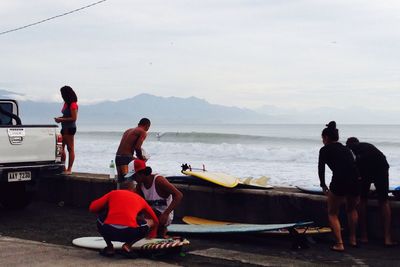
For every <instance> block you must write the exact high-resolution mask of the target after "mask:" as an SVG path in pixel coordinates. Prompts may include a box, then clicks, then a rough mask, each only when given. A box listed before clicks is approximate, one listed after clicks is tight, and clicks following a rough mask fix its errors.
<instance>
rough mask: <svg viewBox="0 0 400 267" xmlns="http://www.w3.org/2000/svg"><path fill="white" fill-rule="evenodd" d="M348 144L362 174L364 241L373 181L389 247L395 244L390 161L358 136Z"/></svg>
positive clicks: (349, 139) (361, 203)
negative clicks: (390, 192) (390, 187)
mask: <svg viewBox="0 0 400 267" xmlns="http://www.w3.org/2000/svg"><path fill="white" fill-rule="evenodd" d="M346 146H347V147H348V148H350V149H351V151H353V153H354V155H355V156H356V164H357V167H358V170H359V171H360V175H361V178H362V180H361V200H360V205H359V212H360V214H359V215H360V218H359V221H360V230H361V239H360V241H361V242H362V243H367V242H368V231H367V203H368V193H369V190H370V187H371V183H374V185H375V188H376V193H377V196H378V201H379V206H380V209H381V213H382V219H383V234H384V245H385V246H387V247H391V246H395V245H397V244H398V243H397V242H393V240H392V235H391V233H390V224H391V220H392V216H391V210H390V205H389V200H388V194H389V163H388V162H387V160H386V157H385V155H384V154H383V153H382V152H381V151H380V150H379V149H377V148H376V147H375V146H374V145H372V144H369V143H365V142H360V141H359V140H358V139H357V137H350V138H348V139H347V141H346Z"/></svg>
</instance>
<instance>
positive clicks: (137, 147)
mask: <svg viewBox="0 0 400 267" xmlns="http://www.w3.org/2000/svg"><path fill="white" fill-rule="evenodd" d="M149 128H150V120H149V119H147V118H143V119H141V120H140V121H139V124H138V126H137V127H136V128H130V129H128V130H126V131H125V133H124V134H123V135H122V138H121V142H120V144H119V147H118V150H117V153H116V155H115V165H116V167H117V173H118V180H120V179H122V178H123V177H124V176H125V174H127V173H128V164H129V163H130V162H131V161H132V160H134V159H135V157H134V156H133V155H134V154H135V153H136V158H138V159H141V160H146V159H145V158H144V157H143V155H142V144H143V142H144V140H145V139H146V137H147V131H148V130H149Z"/></svg>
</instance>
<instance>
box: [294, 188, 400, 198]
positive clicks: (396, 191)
mask: <svg viewBox="0 0 400 267" xmlns="http://www.w3.org/2000/svg"><path fill="white" fill-rule="evenodd" d="M296 188H297V189H299V190H300V191H301V192H303V193H308V194H315V195H323V194H324V192H323V191H322V188H321V187H319V186H307V187H302V186H296ZM374 191H375V190H371V192H374ZM389 192H390V193H392V194H393V195H394V196H396V197H400V186H389Z"/></svg>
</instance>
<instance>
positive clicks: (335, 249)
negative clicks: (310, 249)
mask: <svg viewBox="0 0 400 267" xmlns="http://www.w3.org/2000/svg"><path fill="white" fill-rule="evenodd" d="M342 244H343V243H337V244H335V245H333V246H331V247H330V249H331V250H332V251H335V252H344V249H338V248H335V246H336V245H342Z"/></svg>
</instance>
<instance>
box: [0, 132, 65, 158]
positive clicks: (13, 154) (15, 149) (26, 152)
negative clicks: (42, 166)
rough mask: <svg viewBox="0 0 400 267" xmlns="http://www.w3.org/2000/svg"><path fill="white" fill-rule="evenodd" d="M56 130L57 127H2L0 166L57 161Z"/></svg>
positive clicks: (0, 133) (0, 135)
mask: <svg viewBox="0 0 400 267" xmlns="http://www.w3.org/2000/svg"><path fill="white" fill-rule="evenodd" d="M56 130H57V126H55V125H41V126H36V125H35V126H29V125H20V126H9V127H4V126H3V127H1V128H0V147H1V151H0V164H3V163H21V162H40V161H55V159H56V151H55V148H56V145H55V144H56ZM19 137H22V138H19Z"/></svg>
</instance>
